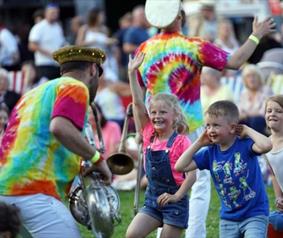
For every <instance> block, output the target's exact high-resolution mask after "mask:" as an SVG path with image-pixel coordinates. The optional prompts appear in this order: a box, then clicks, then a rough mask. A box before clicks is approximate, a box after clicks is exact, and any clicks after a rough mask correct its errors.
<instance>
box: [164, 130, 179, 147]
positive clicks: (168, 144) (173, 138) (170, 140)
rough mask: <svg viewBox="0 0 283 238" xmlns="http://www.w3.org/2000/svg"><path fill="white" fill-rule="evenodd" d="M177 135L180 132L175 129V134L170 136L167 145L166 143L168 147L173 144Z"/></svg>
mask: <svg viewBox="0 0 283 238" xmlns="http://www.w3.org/2000/svg"><path fill="white" fill-rule="evenodd" d="M177 135H178V133H177V132H176V131H174V132H173V134H172V135H171V136H170V138H169V140H168V142H167V145H166V147H167V148H171V146H172V145H173V143H174V141H175V139H176V137H177Z"/></svg>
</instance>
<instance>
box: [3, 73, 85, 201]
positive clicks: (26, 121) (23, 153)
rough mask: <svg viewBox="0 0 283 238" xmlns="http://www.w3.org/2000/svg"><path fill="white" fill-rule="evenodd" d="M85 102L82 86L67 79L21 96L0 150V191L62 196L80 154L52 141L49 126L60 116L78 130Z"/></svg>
mask: <svg viewBox="0 0 283 238" xmlns="http://www.w3.org/2000/svg"><path fill="white" fill-rule="evenodd" d="M88 101H89V93H88V89H87V87H86V86H85V85H84V84H83V83H82V82H80V81H78V80H75V79H73V78H70V77H61V78H58V79H55V80H52V81H49V82H47V83H45V84H43V85H41V86H39V87H37V88H35V89H33V90H31V91H29V92H28V93H27V94H25V95H24V96H23V97H22V98H21V99H20V101H19V102H18V104H17V105H16V107H15V108H14V110H13V111H12V113H11V116H10V120H9V123H8V127H7V129H6V133H5V135H4V137H3V140H2V145H1V148H0V194H2V195H27V194H35V193H43V194H47V195H50V196H53V197H55V198H58V199H62V198H64V197H65V196H66V192H67V191H68V190H69V188H70V182H71V181H72V180H73V179H74V177H75V176H76V175H77V174H78V172H79V170H80V158H79V157H78V156H77V155H75V154H73V153H71V152H70V151H69V150H67V149H66V148H65V147H64V146H62V144H61V143H59V142H58V140H56V139H55V137H54V135H53V134H52V133H50V131H49V125H50V121H51V119H52V118H54V117H57V116H61V117H64V118H67V119H69V120H70V121H71V122H72V123H73V124H74V125H75V126H76V127H77V128H78V129H80V130H81V129H82V128H84V125H85V123H86V120H87V117H88V115H87V108H88Z"/></svg>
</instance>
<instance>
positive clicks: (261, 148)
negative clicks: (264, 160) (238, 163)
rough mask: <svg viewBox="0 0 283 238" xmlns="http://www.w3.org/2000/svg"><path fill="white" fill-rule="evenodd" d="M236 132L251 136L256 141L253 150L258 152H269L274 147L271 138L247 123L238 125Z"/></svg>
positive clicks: (240, 134) (243, 135) (242, 135)
mask: <svg viewBox="0 0 283 238" xmlns="http://www.w3.org/2000/svg"><path fill="white" fill-rule="evenodd" d="M236 134H238V135H239V136H241V137H245V136H248V137H250V138H251V139H252V140H253V141H254V144H253V146H252V150H253V151H254V152H256V153H258V154H264V153H267V152H268V151H270V150H271V149H272V143H271V140H270V139H269V138H268V137H267V136H265V135H263V134H261V133H259V132H257V131H256V130H254V129H252V128H250V127H248V126H246V125H237V126H236Z"/></svg>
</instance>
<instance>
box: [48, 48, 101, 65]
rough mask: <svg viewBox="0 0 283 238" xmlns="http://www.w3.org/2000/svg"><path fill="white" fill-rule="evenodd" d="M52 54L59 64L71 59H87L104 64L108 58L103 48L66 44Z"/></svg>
mask: <svg viewBox="0 0 283 238" xmlns="http://www.w3.org/2000/svg"><path fill="white" fill-rule="evenodd" d="M52 56H53V59H54V60H56V61H57V62H58V63H59V64H64V63H66V62H71V61H87V62H93V63H97V64H102V63H103V62H104V61H105V59H106V56H105V53H104V51H103V50H101V49H98V48H89V47H81V46H66V47H63V48H60V49H59V50H57V51H55V52H54V53H53V54H52Z"/></svg>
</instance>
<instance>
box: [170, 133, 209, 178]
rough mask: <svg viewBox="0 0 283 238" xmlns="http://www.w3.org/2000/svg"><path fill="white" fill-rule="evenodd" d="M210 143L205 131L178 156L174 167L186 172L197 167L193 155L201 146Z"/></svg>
mask: <svg viewBox="0 0 283 238" xmlns="http://www.w3.org/2000/svg"><path fill="white" fill-rule="evenodd" d="M208 144H210V141H209V139H208V137H207V134H206V131H204V132H203V133H202V134H201V136H200V137H199V138H198V139H197V140H196V141H195V142H194V143H193V144H192V145H191V146H190V147H189V148H188V149H186V150H185V152H184V153H183V154H182V155H181V156H180V158H179V159H178V160H177V162H176V164H175V169H176V170H177V171H180V172H187V171H192V170H195V169H197V165H196V162H195V161H194V160H193V155H194V154H195V153H196V152H197V151H198V150H199V149H200V148H201V147H203V146H206V145H208Z"/></svg>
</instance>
